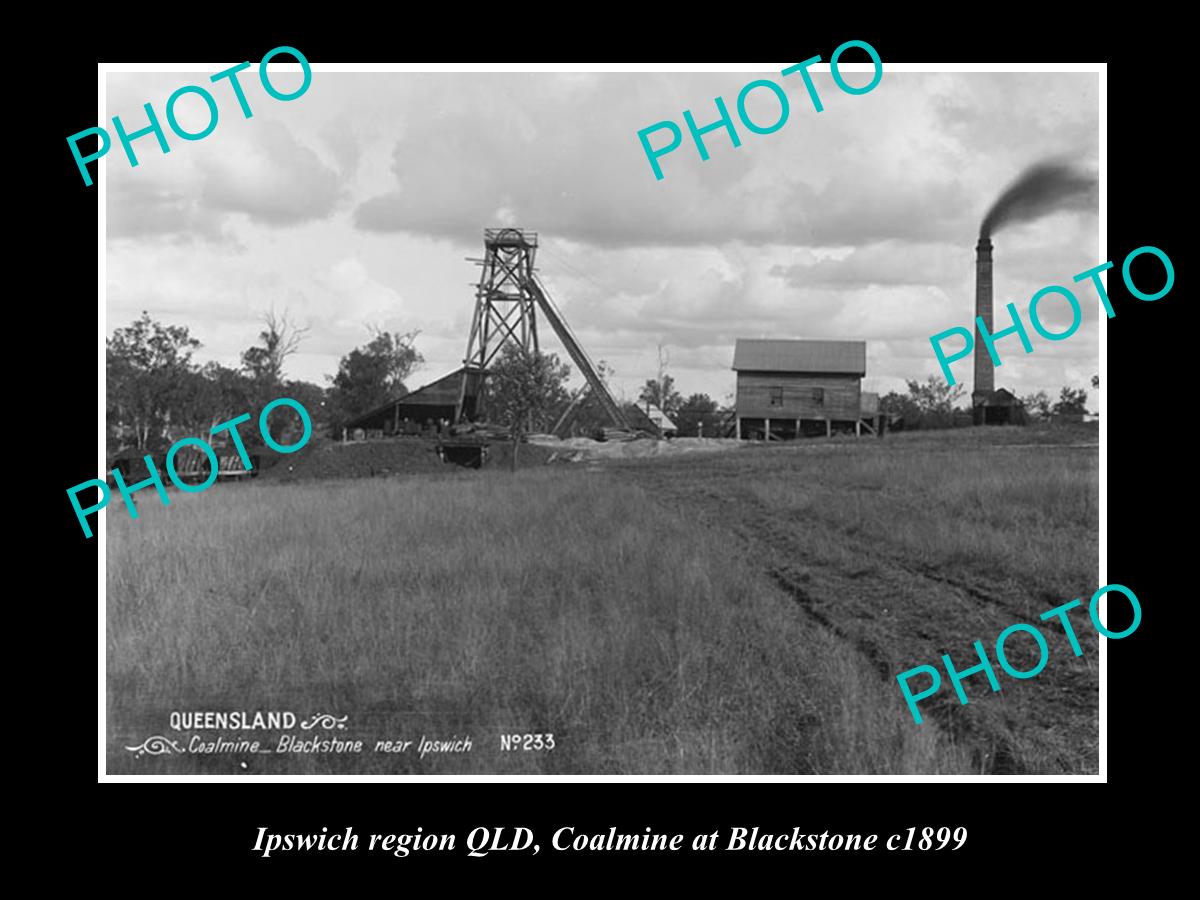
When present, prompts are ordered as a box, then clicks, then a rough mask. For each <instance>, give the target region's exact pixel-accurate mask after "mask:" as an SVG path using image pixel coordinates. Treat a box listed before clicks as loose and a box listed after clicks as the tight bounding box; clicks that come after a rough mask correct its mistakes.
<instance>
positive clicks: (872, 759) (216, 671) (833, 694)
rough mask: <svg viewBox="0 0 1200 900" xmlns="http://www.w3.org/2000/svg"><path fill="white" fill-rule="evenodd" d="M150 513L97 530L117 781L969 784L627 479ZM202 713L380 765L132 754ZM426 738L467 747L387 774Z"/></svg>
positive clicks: (531, 479) (360, 485)
mask: <svg viewBox="0 0 1200 900" xmlns="http://www.w3.org/2000/svg"><path fill="white" fill-rule="evenodd" d="M142 510H143V517H142V519H140V520H139V521H138V522H136V523H134V522H131V521H130V520H129V519H128V518H127V517H125V516H124V514H123V513H121V514H119V513H117V512H115V511H110V513H106V515H108V516H109V518H108V521H107V527H108V535H109V536H108V541H109V556H108V635H107V637H108V674H109V681H108V704H109V736H108V739H109V755H108V766H109V771H110V772H142V773H153V772H170V771H203V772H236V771H242V772H259V773H281V772H288V773H304V772H314V773H315V772H438V773H443V772H546V773H563V772H571V773H622V772H628V773H697V774H705V773H788V772H799V773H805V772H842V773H849V772H873V773H886V772H901V773H913V772H930V773H937V772H958V771H964V770H966V769H967V768H969V767H970V765H971V763H970V761H969V759H968V757H967V755H966V754H965V753H963V752H962V751H960V749H959V748H957V747H956V746H955V745H954V744H953V743H952V742H951V741H950V740H949V739H948V737H947V735H946V734H945V733H943V732H941V731H939V730H938V728H937V726H936V725H931V726H927V727H924V728H921V729H917V728H914V727H913V726H912V724H911V722H905V720H904V718H903V717H901V716H898V715H897V714H896V713H897V710H896V698H895V696H893V694H894V686H893V685H888V684H886V683H884V682H883V681H881V680H880V679H878V678H876V677H875V675H874V673H872V672H871V671H870V668H869V667H868V666H866V665H865V664H864V662H863V660H861V659H859V658H858V657H857V656H856V654H855V652H854V651H852V650H848V649H847V648H846V646H845V645H844V644H843V643H842V642H841V641H840V640H839V639H838V638H837V637H835V636H834V635H833V634H832V633H830V632H829V631H827V630H826V629H824V628H823V627H821V626H820V625H817V624H815V623H814V622H812V621H811V620H809V619H807V618H806V617H805V616H804V615H803V613H802V612H801V610H800V609H799V608H798V607H797V605H796V604H795V603H794V602H793V601H792V600H791V599H790V598H789V597H787V596H786V595H785V594H784V593H782V592H781V591H780V590H779V589H778V588H776V587H775V586H774V585H773V584H772V583H770V582H768V581H765V580H764V579H763V578H762V576H761V574H760V573H758V572H757V571H755V570H754V569H753V568H752V567H751V566H749V565H748V564H747V563H746V561H745V559H744V557H743V556H742V554H740V553H739V552H738V551H737V550H736V549H735V548H734V547H733V546H732V545H731V543H730V542H729V540H728V539H727V536H725V535H722V534H721V533H720V532H718V531H714V530H712V529H710V528H707V527H705V526H704V525H703V524H700V523H699V522H697V521H695V520H694V518H691V517H685V516H681V515H677V514H674V513H672V512H671V511H669V510H668V509H665V508H664V507H662V506H661V505H657V504H655V503H654V502H652V501H651V500H650V498H649V497H647V495H646V494H644V493H643V492H642V491H641V490H640V489H638V488H636V487H634V486H631V485H628V484H626V483H622V481H620V480H618V478H616V477H614V476H610V475H607V474H604V473H593V472H585V471H580V470H578V469H569V470H561V469H558V470H552V469H542V470H537V471H529V472H522V473H518V474H516V475H512V476H510V475H508V474H507V473H505V474H503V475H500V474H499V473H492V474H490V475H489V473H484V474H483V475H478V474H476V475H471V476H466V475H463V476H457V477H452V478H447V479H434V480H429V479H416V478H413V479H407V480H399V479H393V480H376V481H372V482H369V483H367V482H355V483H350V482H324V483H317V484H306V485H281V486H271V485H230V486H224V485H222V486H218V487H217V488H215V489H213V490H211V491H209V492H207V493H205V494H202V495H197V496H177V497H176V498H175V502H174V503H172V505H171V506H170V507H169V508H161V507H159V506H157V502H156V501H154V499H153V498H152V497H151V498H149V499H148V500H147V501H146V502H144V503H143V504H142ZM983 521H984V518H983V517H981V522H983ZM980 527H984V525H983V524H981V525H980ZM929 539H930V540H933V538H932V537H930V538H929ZM191 709H206V710H208V709H215V710H221V709H249V710H255V709H290V710H294V711H295V712H296V713H297V714H298V715H300V716H304V715H306V714H312V713H316V712H332V713H335V714H338V715H349V721H348V723H347V726H348V727H347V730H346V731H345V732H341V733H338V734H337V736H338V737H341V738H362V739H364V741H365V742H366V750H365V752H363V753H362V754H358V755H344V754H341V755H324V756H320V755H318V756H314V755H311V754H309V755H304V756H302V757H298V756H295V755H265V754H260V755H255V756H250V757H233V756H228V755H226V756H202V755H190V754H189V755H170V756H159V757H142V758H136V757H135V756H134V754H132V753H129V752H127V751H126V750H124V749H123V747H124V746H126V745H131V744H135V743H138V742H140V741H141V740H142V739H144V738H145V737H147V736H148V735H150V734H166V735H167V736H170V737H174V738H179V737H180V736H179V735H176V734H173V733H172V732H170V731H169V730H168V725H167V719H168V715H169V712H170V711H171V710H191ZM526 731H529V732H553V733H554V735H555V740H556V743H557V748H556V749H555V750H554V751H552V752H549V753H545V752H543V753H503V752H501V750H500V740H499V735H500V734H501V733H502V732H526ZM422 734H425V735H427V736H429V737H433V738H439V739H441V738H449V737H451V736H452V735H455V734H457V735H459V736H464V735H467V734H469V735H470V736H471V738H472V741H473V744H474V749H473V750H472V751H471V752H470V753H469V754H461V755H445V756H432V755H431V756H426V757H425V759H424V760H420V759H418V758H417V756H416V755H415V754H414V753H411V752H410V753H407V754H376V753H374V752H372V751H373V747H374V744H375V741H376V740H385V739H392V740H396V739H410V740H416V739H417V738H419V737H420V736H421V735H422ZM226 736H229V735H226ZM303 736H304V737H308V736H309V734H308V733H304V735H303ZM184 737H185V738H186V735H185V736H184ZM276 737H277V736H276ZM268 745H269V746H271V745H273V744H272V743H271V742H269V743H268ZM242 763H245V764H246V768H243V767H242Z"/></svg>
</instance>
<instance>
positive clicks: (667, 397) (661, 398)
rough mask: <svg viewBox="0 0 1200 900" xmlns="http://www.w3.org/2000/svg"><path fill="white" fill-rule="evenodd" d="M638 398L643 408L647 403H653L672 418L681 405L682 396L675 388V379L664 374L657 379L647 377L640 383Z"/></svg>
mask: <svg viewBox="0 0 1200 900" xmlns="http://www.w3.org/2000/svg"><path fill="white" fill-rule="evenodd" d="M638 400H639V401H640V402H641V404H642V406H643V408H644V407H645V405H646V404H647V403H653V404H654V405H655V406H657V407H658V408H659V409H661V410H662V411H663V412H665V413H666V414H667V415H668V416H669V417H671V418H672V419H674V418H675V414H676V413H678V412H679V407H680V406H682V405H683V397H682V396H681V395H680V393H679V391H677V390H675V379H674V378H672V377H671V376H670V375H666V374H664V375H663V376H662V378H661V379H660V380H658V381H655V380H654V379H653V378H649V379H647V380H646V383H645V384H644V385H642V392H641V393H640V394H638Z"/></svg>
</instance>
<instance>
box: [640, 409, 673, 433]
mask: <svg viewBox="0 0 1200 900" xmlns="http://www.w3.org/2000/svg"><path fill="white" fill-rule="evenodd" d="M646 407H647V408H646V411H645V412H646V416H647V417H648V418H649V419H650V421H651V422H653V423H654V424H655V425H657V426H658V427H659V428H660V429H661V430H662V431H678V430H679V426H678V425H676V424H675V423H674V422H672V421H671V417H670V416H668V415H667V414H666V413H665V412H663V411H662V410H661V409H659V408H658V405H657V404H654V403H647V404H646Z"/></svg>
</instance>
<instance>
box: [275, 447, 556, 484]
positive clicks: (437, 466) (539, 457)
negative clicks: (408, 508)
mask: <svg viewBox="0 0 1200 900" xmlns="http://www.w3.org/2000/svg"><path fill="white" fill-rule="evenodd" d="M550 455H551V454H550V451H548V450H546V449H544V448H543V447H539V446H537V445H535V444H522V445H521V450H520V452H519V453H518V454H517V465H518V466H519V467H520V468H528V467H530V466H540V465H544V464H545V463H546V461H547V460H548V459H549V457H550ZM511 459H512V446H511V445H510V444H508V443H507V442H505V443H499V442H497V443H493V444H491V446H490V447H489V450H488V458H487V461H486V462H485V463H484V466H483V468H484V470H485V471H486V470H488V469H497V468H504V469H507V468H508V467H509V466H510V465H511ZM454 468H455V466H454V465H453V464H447V463H443V462H442V461H441V460H439V459H438V455H437V442H436V441H432V440H423V439H420V438H395V439H389V440H379V441H356V442H351V443H347V444H343V443H341V442H340V441H331V440H326V439H323V438H313V440H312V443H311V444H310V445H309V446H307V447H305V448H304V449H303V450H300V451H298V452H296V453H295V454H293V455H291V456H288V457H286V458H284V459H281V460H280V461H279V464H278V465H276V466H275V467H274V468H272V469H271V470H269V471H264V472H263V475H262V477H263V478H266V479H269V480H272V481H308V480H314V479H324V478H375V477H384V476H388V475H415V474H420V473H422V472H427V473H430V474H436V473H442V472H447V471H452V470H453V469H454Z"/></svg>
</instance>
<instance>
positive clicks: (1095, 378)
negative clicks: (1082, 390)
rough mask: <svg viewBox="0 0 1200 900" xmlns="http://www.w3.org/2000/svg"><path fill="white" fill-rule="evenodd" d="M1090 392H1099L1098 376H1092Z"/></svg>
mask: <svg viewBox="0 0 1200 900" xmlns="http://www.w3.org/2000/svg"><path fill="white" fill-rule="evenodd" d="M1092 390H1094V391H1098V390H1100V376H1099V375H1093V376H1092Z"/></svg>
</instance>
